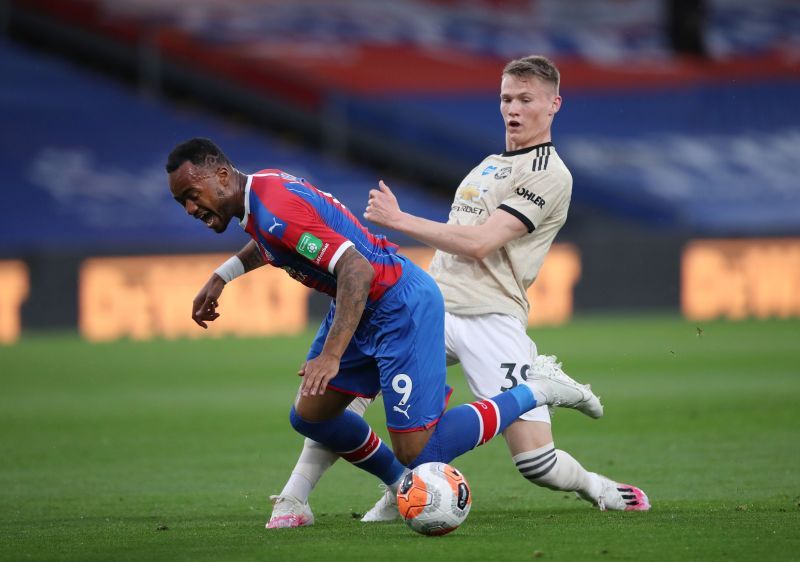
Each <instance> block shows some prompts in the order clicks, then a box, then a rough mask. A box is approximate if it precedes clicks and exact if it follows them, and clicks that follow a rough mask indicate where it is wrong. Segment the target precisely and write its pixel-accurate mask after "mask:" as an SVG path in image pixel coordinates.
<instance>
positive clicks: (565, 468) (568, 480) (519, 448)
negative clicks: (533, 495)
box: [504, 412, 650, 511]
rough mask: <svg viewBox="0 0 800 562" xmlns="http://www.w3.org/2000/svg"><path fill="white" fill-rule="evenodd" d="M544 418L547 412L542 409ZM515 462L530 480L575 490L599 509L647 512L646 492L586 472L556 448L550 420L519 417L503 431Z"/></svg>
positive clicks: (558, 488) (545, 485)
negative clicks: (521, 418)
mask: <svg viewBox="0 0 800 562" xmlns="http://www.w3.org/2000/svg"><path fill="white" fill-rule="evenodd" d="M540 417H541V418H542V419H547V418H549V416H548V415H547V412H542V414H541V416H540ZM504 436H505V438H506V442H507V443H508V447H509V449H510V451H511V454H512V457H513V460H514V464H515V466H516V468H517V470H519V472H520V474H521V475H522V476H523V477H525V478H526V479H527V480H529V481H530V482H531V483H533V484H536V485H538V486H543V487H545V488H549V489H551V490H560V491H566V492H575V493H577V494H578V496H579V497H580V498H582V499H585V500H586V501H588V502H590V503H591V504H593V505H595V506H597V507H599V508H600V509H601V510H605V509H610V510H628V511H633V510H636V511H646V510H647V509H649V508H650V503H649V501H648V499H647V495H646V494H645V493H644V492H642V491H641V490H640V489H639V488H636V487H635V486H630V485H625V484H617V483H616V482H613V481H612V480H609V479H608V478H606V477H604V476H600V475H598V474H596V473H594V472H588V471H587V470H586V469H584V468H583V466H581V464H580V463H579V462H578V461H577V460H575V459H574V458H573V457H572V455H570V454H569V453H567V452H566V451H562V450H560V449H556V448H555V446H554V445H553V434H552V430H551V426H550V424H549V423H546V422H544V421H525V420H518V421H517V422H515V423H513V424H512V425H511V426H509V428H508V429H507V430H506V431H505V432H504Z"/></svg>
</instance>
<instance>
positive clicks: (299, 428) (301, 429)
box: [289, 406, 310, 437]
mask: <svg viewBox="0 0 800 562" xmlns="http://www.w3.org/2000/svg"><path fill="white" fill-rule="evenodd" d="M289 423H290V424H291V426H292V428H293V429H294V430H295V431H296V432H297V433H299V434H300V435H304V436H306V437H309V434H308V426H309V423H310V422H309V421H308V420H305V419H303V417H302V416H301V415H300V413H299V412H298V411H297V409H296V408H295V407H294V406H292V409H291V410H290V411H289Z"/></svg>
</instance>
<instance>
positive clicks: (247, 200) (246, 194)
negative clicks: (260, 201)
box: [239, 176, 253, 228]
mask: <svg viewBox="0 0 800 562" xmlns="http://www.w3.org/2000/svg"><path fill="white" fill-rule="evenodd" d="M251 183H253V176H247V184H246V185H245V186H244V216H243V217H242V220H240V221H239V226H241V227H242V228H247V219H248V217H249V216H250V184H251Z"/></svg>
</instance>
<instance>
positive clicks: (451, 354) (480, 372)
mask: <svg viewBox="0 0 800 562" xmlns="http://www.w3.org/2000/svg"><path fill="white" fill-rule="evenodd" d="M444 331H445V338H444V339H445V348H446V350H447V364H448V366H449V365H455V364H456V363H461V368H462V370H463V371H464V376H465V377H466V378H467V384H468V385H469V389H470V390H471V391H472V394H474V395H475V396H476V397H477V398H480V399H483V398H491V397H492V396H495V395H497V394H500V393H501V392H503V391H505V390H509V389H511V388H513V387H515V386H517V385H518V384H520V383H522V381H524V380H525V379H526V377H527V373H528V369H529V368H530V365H531V362H532V361H533V358H534V357H536V354H537V352H536V344H535V343H534V342H533V340H531V339H530V338H529V337H528V334H527V332H526V331H525V326H523V325H522V323H521V322H520V321H519V320H518V319H517V318H515V317H513V316H510V315H507V314H481V315H477V316H462V315H458V314H451V313H449V312H446V313H445V322H444ZM520 419H523V420H528V421H540V422H546V423H550V412H549V411H548V409H547V406H539V407H538V408H534V409H533V410H531V411H529V412H526V413H525V414H523V415H521V416H520Z"/></svg>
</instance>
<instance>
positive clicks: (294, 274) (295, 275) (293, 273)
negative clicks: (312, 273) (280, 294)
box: [281, 265, 308, 283]
mask: <svg viewBox="0 0 800 562" xmlns="http://www.w3.org/2000/svg"><path fill="white" fill-rule="evenodd" d="M281 269H283V270H284V271H285V272H286V273H288V274H289V277H291V278H292V279H295V280H297V281H300V282H301V283H303V282H304V281H305V280H306V277H308V275H306V274H305V273H303V272H302V271H297V270H296V269H294V268H292V267H289V266H288V265H286V266H284V267H282V268H281Z"/></svg>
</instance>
